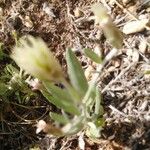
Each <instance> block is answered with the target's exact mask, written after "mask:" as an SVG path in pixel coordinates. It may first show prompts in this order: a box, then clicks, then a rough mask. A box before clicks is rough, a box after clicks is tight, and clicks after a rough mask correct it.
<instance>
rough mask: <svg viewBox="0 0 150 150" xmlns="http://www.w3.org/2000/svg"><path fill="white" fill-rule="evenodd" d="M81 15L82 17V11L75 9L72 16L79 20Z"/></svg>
mask: <svg viewBox="0 0 150 150" xmlns="http://www.w3.org/2000/svg"><path fill="white" fill-rule="evenodd" d="M81 15H82V11H81V10H80V9H79V8H78V7H76V8H75V10H74V16H75V17H77V18H79V17H81Z"/></svg>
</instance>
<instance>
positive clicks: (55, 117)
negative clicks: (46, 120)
mask: <svg viewBox="0 0 150 150" xmlns="http://www.w3.org/2000/svg"><path fill="white" fill-rule="evenodd" d="M50 117H51V118H52V119H53V120H55V121H56V122H58V123H61V124H67V123H68V119H67V118H65V117H64V116H63V115H60V114H57V113H54V112H50Z"/></svg>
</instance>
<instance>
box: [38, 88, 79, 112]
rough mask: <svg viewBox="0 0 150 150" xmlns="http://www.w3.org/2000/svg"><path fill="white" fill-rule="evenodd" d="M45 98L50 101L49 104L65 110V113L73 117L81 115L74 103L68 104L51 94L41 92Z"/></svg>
mask: <svg viewBox="0 0 150 150" xmlns="http://www.w3.org/2000/svg"><path fill="white" fill-rule="evenodd" d="M41 92H42V94H43V96H44V97H45V98H46V99H47V100H49V102H51V103H52V104H53V105H55V106H56V107H58V108H60V109H63V110H64V111H66V112H68V113H70V114H73V115H80V112H79V110H78V108H77V107H76V106H74V105H73V104H72V103H70V102H67V101H63V100H61V99H58V98H56V97H53V96H52V95H50V93H48V92H46V91H44V90H43V91H41Z"/></svg>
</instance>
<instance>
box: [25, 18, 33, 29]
mask: <svg viewBox="0 0 150 150" xmlns="http://www.w3.org/2000/svg"><path fill="white" fill-rule="evenodd" d="M24 25H25V26H26V27H27V28H32V27H33V22H32V21H31V19H30V17H29V16H25V20H24Z"/></svg>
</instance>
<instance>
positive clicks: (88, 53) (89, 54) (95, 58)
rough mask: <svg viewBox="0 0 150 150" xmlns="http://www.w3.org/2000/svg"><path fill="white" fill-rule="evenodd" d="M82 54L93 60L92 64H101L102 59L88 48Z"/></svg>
mask: <svg viewBox="0 0 150 150" xmlns="http://www.w3.org/2000/svg"><path fill="white" fill-rule="evenodd" d="M83 51H84V54H85V55H86V56H87V57H89V58H90V59H91V60H93V61H94V62H96V63H98V64H100V63H101V62H102V58H101V57H100V56H98V55H97V54H96V53H95V52H93V51H92V50H91V49H89V48H85V49H84V50H83Z"/></svg>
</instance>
